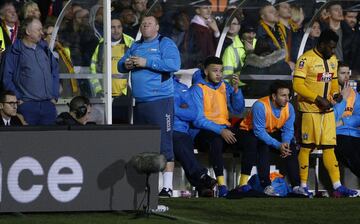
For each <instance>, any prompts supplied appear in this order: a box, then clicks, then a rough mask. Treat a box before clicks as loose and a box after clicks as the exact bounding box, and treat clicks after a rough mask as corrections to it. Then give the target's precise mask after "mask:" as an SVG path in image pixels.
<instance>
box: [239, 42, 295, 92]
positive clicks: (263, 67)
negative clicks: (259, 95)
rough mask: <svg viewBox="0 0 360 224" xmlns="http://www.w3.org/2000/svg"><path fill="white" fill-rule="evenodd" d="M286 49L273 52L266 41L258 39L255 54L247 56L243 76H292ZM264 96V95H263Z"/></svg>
mask: <svg viewBox="0 0 360 224" xmlns="http://www.w3.org/2000/svg"><path fill="white" fill-rule="evenodd" d="M285 60H286V53H285V51H284V49H279V50H276V51H273V49H272V47H271V46H270V45H269V42H268V41H267V40H265V39H261V38H260V39H257V41H256V45H255V49H254V51H253V53H250V54H248V55H247V56H246V60H245V66H244V68H243V71H242V73H243V74H267V75H291V69H290V67H289V65H288V64H287V63H286V61H285ZM263 96H264V95H263Z"/></svg>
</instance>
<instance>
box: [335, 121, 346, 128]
mask: <svg viewBox="0 0 360 224" xmlns="http://www.w3.org/2000/svg"><path fill="white" fill-rule="evenodd" d="M343 125H344V121H343V120H342V119H340V120H338V121H337V122H336V127H340V126H343Z"/></svg>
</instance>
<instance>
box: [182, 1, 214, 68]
mask: <svg viewBox="0 0 360 224" xmlns="http://www.w3.org/2000/svg"><path fill="white" fill-rule="evenodd" d="M191 5H193V6H194V7H195V13H196V15H195V16H194V17H193V18H192V19H191V22H190V28H189V47H188V49H189V54H190V56H191V58H192V61H191V62H190V63H189V66H190V67H198V66H199V65H200V64H201V63H202V61H201V60H203V59H204V58H206V57H208V56H211V55H215V51H216V43H217V39H218V38H219V37H220V31H219V28H218V25H217V23H216V20H215V19H214V18H213V17H212V15H211V14H212V7H211V2H210V1H208V0H199V1H195V2H194V3H193V4H191Z"/></svg>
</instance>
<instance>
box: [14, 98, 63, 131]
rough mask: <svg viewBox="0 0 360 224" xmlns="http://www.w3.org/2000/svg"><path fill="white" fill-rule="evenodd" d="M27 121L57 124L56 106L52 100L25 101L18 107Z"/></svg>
mask: <svg viewBox="0 0 360 224" xmlns="http://www.w3.org/2000/svg"><path fill="white" fill-rule="evenodd" d="M18 112H19V113H21V114H22V115H23V116H24V118H25V121H26V122H27V123H28V124H29V125H52V124H55V119H56V115H57V113H56V107H55V104H53V103H52V102H51V101H50V100H45V101H25V102H24V103H23V104H21V105H20V106H19V108H18Z"/></svg>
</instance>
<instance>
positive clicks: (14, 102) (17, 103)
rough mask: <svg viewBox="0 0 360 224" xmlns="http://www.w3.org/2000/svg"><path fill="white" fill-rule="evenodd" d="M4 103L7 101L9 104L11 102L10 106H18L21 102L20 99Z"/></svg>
mask: <svg viewBox="0 0 360 224" xmlns="http://www.w3.org/2000/svg"><path fill="white" fill-rule="evenodd" d="M3 103H7V104H9V105H10V106H17V105H19V102H18V101H9V102H3Z"/></svg>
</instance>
